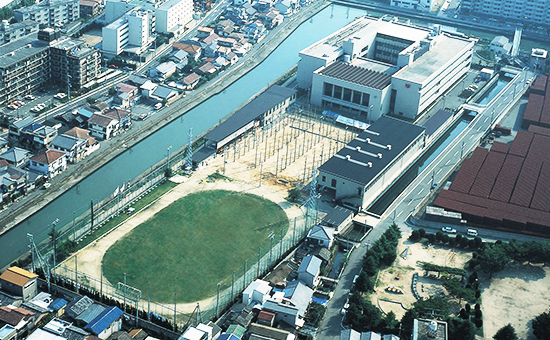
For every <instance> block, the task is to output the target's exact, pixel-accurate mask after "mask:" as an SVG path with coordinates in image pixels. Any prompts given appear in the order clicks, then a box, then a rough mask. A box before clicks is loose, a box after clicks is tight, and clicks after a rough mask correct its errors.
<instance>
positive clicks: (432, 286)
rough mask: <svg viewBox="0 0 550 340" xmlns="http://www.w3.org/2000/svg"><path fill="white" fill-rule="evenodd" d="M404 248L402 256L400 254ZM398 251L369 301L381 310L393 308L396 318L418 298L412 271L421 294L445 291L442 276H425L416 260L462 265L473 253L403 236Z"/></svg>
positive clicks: (461, 266) (387, 310)
mask: <svg viewBox="0 0 550 340" xmlns="http://www.w3.org/2000/svg"><path fill="white" fill-rule="evenodd" d="M407 249H408V251H407V257H406V259H405V258H404V257H403V256H404V252H405V251H406V250H407ZM397 255H398V256H397V259H396V260H395V262H394V265H393V266H392V267H390V268H388V269H386V270H383V271H381V272H380V274H379V276H378V281H377V283H376V294H373V295H372V302H373V303H374V304H375V305H377V306H378V307H379V308H380V309H381V310H382V311H383V312H384V313H388V312H390V311H393V312H394V313H395V315H396V316H397V318H398V319H400V318H401V317H402V316H403V315H404V314H405V312H406V309H409V308H411V307H412V305H413V303H415V302H416V301H417V299H416V298H415V297H414V295H413V292H412V281H413V275H414V273H418V283H417V290H418V293H419V294H420V295H421V296H423V297H424V298H427V297H428V296H431V295H437V294H441V295H448V293H447V291H446V290H445V288H443V285H442V283H443V280H441V279H438V278H437V277H435V276H433V275H430V276H425V272H424V270H423V269H422V268H421V267H420V265H419V263H418V262H429V263H433V264H437V265H440V266H447V267H454V268H463V267H464V264H465V263H466V262H467V261H468V260H470V259H471V256H472V255H471V253H470V252H468V251H464V250H461V249H449V248H447V247H440V246H433V245H430V246H428V247H426V246H425V245H423V244H422V243H416V242H410V241H408V240H407V239H406V238H402V239H401V240H400V241H399V246H398V248H397ZM388 287H395V288H398V292H391V291H387V290H386V289H387V288H388Z"/></svg>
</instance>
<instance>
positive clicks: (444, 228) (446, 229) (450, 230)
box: [441, 227, 456, 234]
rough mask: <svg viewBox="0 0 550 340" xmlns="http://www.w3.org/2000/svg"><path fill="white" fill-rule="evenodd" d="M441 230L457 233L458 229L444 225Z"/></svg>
mask: <svg viewBox="0 0 550 340" xmlns="http://www.w3.org/2000/svg"><path fill="white" fill-rule="evenodd" d="M441 231H443V232H444V233H449V234H456V229H455V228H451V227H443V228H441Z"/></svg>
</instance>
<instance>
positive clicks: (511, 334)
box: [493, 324, 518, 340]
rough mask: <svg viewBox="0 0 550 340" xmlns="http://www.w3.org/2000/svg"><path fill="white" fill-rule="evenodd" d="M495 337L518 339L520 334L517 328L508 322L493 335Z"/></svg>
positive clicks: (499, 339)
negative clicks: (517, 332)
mask: <svg viewBox="0 0 550 340" xmlns="http://www.w3.org/2000/svg"><path fill="white" fill-rule="evenodd" d="M493 339H495V340H518V335H517V334H516V330H515V329H514V327H513V326H512V325H511V324H507V325H506V326H504V327H502V328H501V329H499V330H498V331H497V332H496V333H495V335H493Z"/></svg>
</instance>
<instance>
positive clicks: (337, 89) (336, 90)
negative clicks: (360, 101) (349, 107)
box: [333, 85, 342, 99]
mask: <svg viewBox="0 0 550 340" xmlns="http://www.w3.org/2000/svg"><path fill="white" fill-rule="evenodd" d="M333 97H334V98H336V99H342V87H341V86H337V85H334V95H333Z"/></svg>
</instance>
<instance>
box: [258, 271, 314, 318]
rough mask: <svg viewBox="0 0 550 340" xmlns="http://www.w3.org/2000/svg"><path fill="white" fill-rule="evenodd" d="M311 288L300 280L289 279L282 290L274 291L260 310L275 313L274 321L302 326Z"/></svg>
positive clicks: (311, 293) (311, 294)
mask: <svg viewBox="0 0 550 340" xmlns="http://www.w3.org/2000/svg"><path fill="white" fill-rule="evenodd" d="M312 296H313V289H311V288H309V287H308V286H306V285H305V284H303V283H302V282H301V281H291V282H289V283H288V284H287V287H286V288H285V290H284V292H280V293H275V294H273V297H272V298H271V299H268V300H267V301H266V302H265V303H264V306H263V309H262V310H265V311H268V312H272V313H275V322H285V323H286V324H288V325H290V326H292V327H302V326H303V325H304V317H305V315H306V311H307V307H308V305H309V302H310V301H311V297H312Z"/></svg>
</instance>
